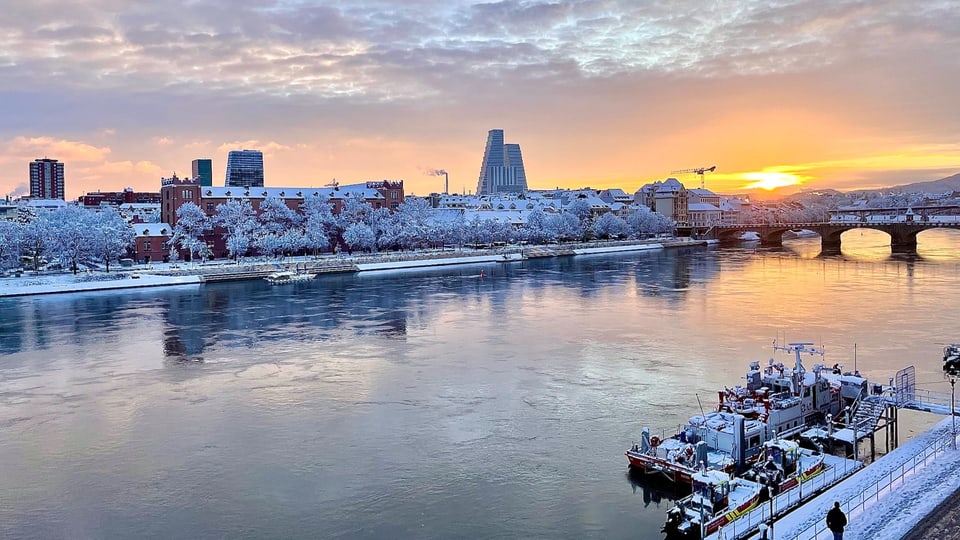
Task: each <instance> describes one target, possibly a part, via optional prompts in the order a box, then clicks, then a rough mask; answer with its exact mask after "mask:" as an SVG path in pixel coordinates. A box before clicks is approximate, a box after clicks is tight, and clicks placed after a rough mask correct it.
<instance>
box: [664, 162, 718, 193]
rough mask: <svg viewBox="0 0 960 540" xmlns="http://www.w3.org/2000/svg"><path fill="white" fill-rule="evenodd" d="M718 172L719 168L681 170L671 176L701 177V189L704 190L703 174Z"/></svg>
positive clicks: (671, 172)
mask: <svg viewBox="0 0 960 540" xmlns="http://www.w3.org/2000/svg"><path fill="white" fill-rule="evenodd" d="M715 170H717V166H716V165H714V166H712V167H697V168H696V169H680V170H679V171H670V174H695V175H697V176H699V177H700V189H703V174H704V173H708V172H713V171H715Z"/></svg>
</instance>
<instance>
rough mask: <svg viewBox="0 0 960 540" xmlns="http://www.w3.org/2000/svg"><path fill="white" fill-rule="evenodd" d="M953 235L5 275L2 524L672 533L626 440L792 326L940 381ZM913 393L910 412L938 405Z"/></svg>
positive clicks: (295, 531) (959, 291) (215, 532)
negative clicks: (640, 478) (550, 255)
mask: <svg viewBox="0 0 960 540" xmlns="http://www.w3.org/2000/svg"><path fill="white" fill-rule="evenodd" d="M958 247H960V235H955V234H952V233H951V232H950V231H929V232H926V233H923V234H921V236H920V246H919V248H918V255H916V256H909V257H908V256H899V255H897V256H893V255H891V254H890V249H889V247H888V246H887V237H886V236H885V235H883V234H882V233H875V232H873V231H863V233H862V234H861V232H860V231H853V232H850V233H847V234H846V235H845V236H844V251H843V253H842V254H841V255H839V256H821V255H819V241H818V240H817V239H801V240H795V241H790V242H788V243H786V244H785V246H784V248H782V249H762V248H760V247H759V246H758V245H754V244H742V245H739V246H735V247H721V248H683V249H676V250H666V251H655V252H640V253H631V254H623V255H597V256H579V257H567V258H557V259H540V260H530V261H524V262H522V263H519V262H518V263H509V264H490V265H477V266H463V267H451V268H443V269H435V270H416V271H389V272H370V273H361V274H356V275H346V274H344V275H328V276H321V277H319V278H318V279H316V280H314V281H311V282H306V283H296V284H290V285H284V286H270V285H268V284H267V283H265V282H261V281H248V282H234V283H220V284H210V285H204V286H194V287H174V288H158V289H148V290H134V291H124V292H98V293H76V294H67V295H54V296H38V297H26V298H8V299H0V313H2V318H0V427H2V429H0V479H2V482H0V536H3V537H10V538H26V539H30V538H36V539H51V538H364V539H365V538H391V539H407V538H429V539H446V538H457V537H461V538H551V539H555V538H660V537H661V535H660V534H659V533H658V531H659V527H660V525H661V524H662V522H663V519H664V513H665V511H666V509H667V507H668V506H669V505H670V504H671V503H670V502H669V501H668V500H667V499H660V498H659V494H658V493H656V492H652V491H651V490H649V489H646V488H645V487H644V486H639V485H637V484H636V483H635V482H633V481H631V479H630V478H629V476H628V475H627V467H626V458H625V457H624V455H623V452H624V450H625V449H626V448H627V447H629V446H630V444H631V443H632V442H633V441H634V440H637V439H638V438H639V433H640V429H641V428H642V427H643V426H645V425H649V426H651V427H653V428H654V430H655V432H656V431H657V430H660V429H670V428H675V427H676V426H677V425H678V424H680V423H682V422H683V421H684V420H685V419H686V418H687V417H688V416H690V415H692V414H695V413H696V412H697V411H698V410H699V408H698V405H697V398H698V397H699V399H700V400H701V402H702V404H703V406H704V407H714V406H715V403H716V391H717V390H718V389H722V388H723V387H724V386H725V385H726V386H732V385H734V384H737V383H738V382H739V377H741V376H742V375H743V373H744V371H745V369H746V366H747V364H748V363H749V361H751V360H761V361H763V360H765V359H766V358H768V357H770V356H771V355H772V351H771V344H772V341H773V340H774V339H775V338H779V339H780V340H781V341H783V340H786V341H812V342H815V343H816V344H817V345H822V346H823V347H824V348H825V349H826V351H827V356H826V360H827V362H828V363H831V364H832V363H833V362H839V363H842V364H844V365H845V366H846V368H847V369H852V368H853V367H854V363H855V362H856V368H857V369H859V370H860V371H861V372H862V373H863V374H864V375H865V376H867V377H870V378H872V379H875V380H879V381H882V382H886V380H887V378H888V377H890V376H892V375H893V373H894V372H895V371H896V370H897V369H899V368H901V367H904V366H906V365H911V364H912V365H915V366H916V369H917V381H918V382H919V385H920V386H921V387H922V388H927V389H930V390H934V391H941V392H948V391H949V385H948V384H947V383H945V382H944V381H943V378H942V376H941V373H940V363H941V359H940V353H941V348H942V344H943V343H945V342H951V341H956V340H957V339H960V336H958V335H957V334H955V333H954V332H958V329H960V311H958V310H957V309H955V306H956V305H957V304H958V303H960V288H958V287H957V283H958V276H960V250H958ZM481 270H482V271H483V272H484V275H483V276H481ZM907 418H908V423H907V424H906V425H904V426H902V427H901V430H902V431H901V433H902V435H901V437H909V435H910V432H911V431H916V430H919V429H922V428H923V426H925V425H929V424H930V423H931V422H932V421H933V420H936V418H934V417H932V415H925V414H923V413H913V416H912V417H911V416H910V415H907ZM909 418H914V420H912V421H909ZM881 440H882V438H881Z"/></svg>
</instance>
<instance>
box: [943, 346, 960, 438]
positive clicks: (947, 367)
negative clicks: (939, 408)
mask: <svg viewBox="0 0 960 540" xmlns="http://www.w3.org/2000/svg"><path fill="white" fill-rule="evenodd" d="M943 373H944V375H946V376H947V377H949V378H950V424H951V429H950V435H951V437H952V438H951V440H950V447H951V448H953V449H954V450H956V449H957V411H956V409H955V407H954V401H955V395H956V384H957V377H958V376H960V345H957V344H956V343H952V344H950V345H947V346H946V347H944V348H943Z"/></svg>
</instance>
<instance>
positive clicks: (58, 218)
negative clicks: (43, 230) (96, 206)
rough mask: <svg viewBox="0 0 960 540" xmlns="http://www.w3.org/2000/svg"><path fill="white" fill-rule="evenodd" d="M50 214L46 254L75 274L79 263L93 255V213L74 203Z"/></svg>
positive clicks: (48, 257)
mask: <svg viewBox="0 0 960 540" xmlns="http://www.w3.org/2000/svg"><path fill="white" fill-rule="evenodd" d="M51 216H52V217H51V219H50V220H49V221H50V223H49V225H48V230H47V232H48V234H49V235H50V236H49V239H48V241H47V244H46V248H45V249H44V253H45V256H46V257H47V260H49V261H50V262H55V263H57V264H59V265H60V266H61V267H63V268H69V269H70V271H71V272H73V273H74V274H76V273H77V271H78V270H79V269H80V263H82V262H85V261H87V260H89V259H91V258H92V257H93V253H92V246H91V244H92V242H91V238H92V234H91V231H92V229H93V226H94V224H95V218H94V214H93V212H90V211H87V210H84V209H82V208H80V207H79V206H72V205H71V206H64V207H63V208H58V209H57V210H54V211H53V212H52V213H51Z"/></svg>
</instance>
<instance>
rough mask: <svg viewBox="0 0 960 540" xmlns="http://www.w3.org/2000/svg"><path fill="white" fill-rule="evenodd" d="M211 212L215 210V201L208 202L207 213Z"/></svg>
mask: <svg viewBox="0 0 960 540" xmlns="http://www.w3.org/2000/svg"><path fill="white" fill-rule="evenodd" d="M210 212H213V203H212V202H208V203H207V213H208V214H209V213H210Z"/></svg>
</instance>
